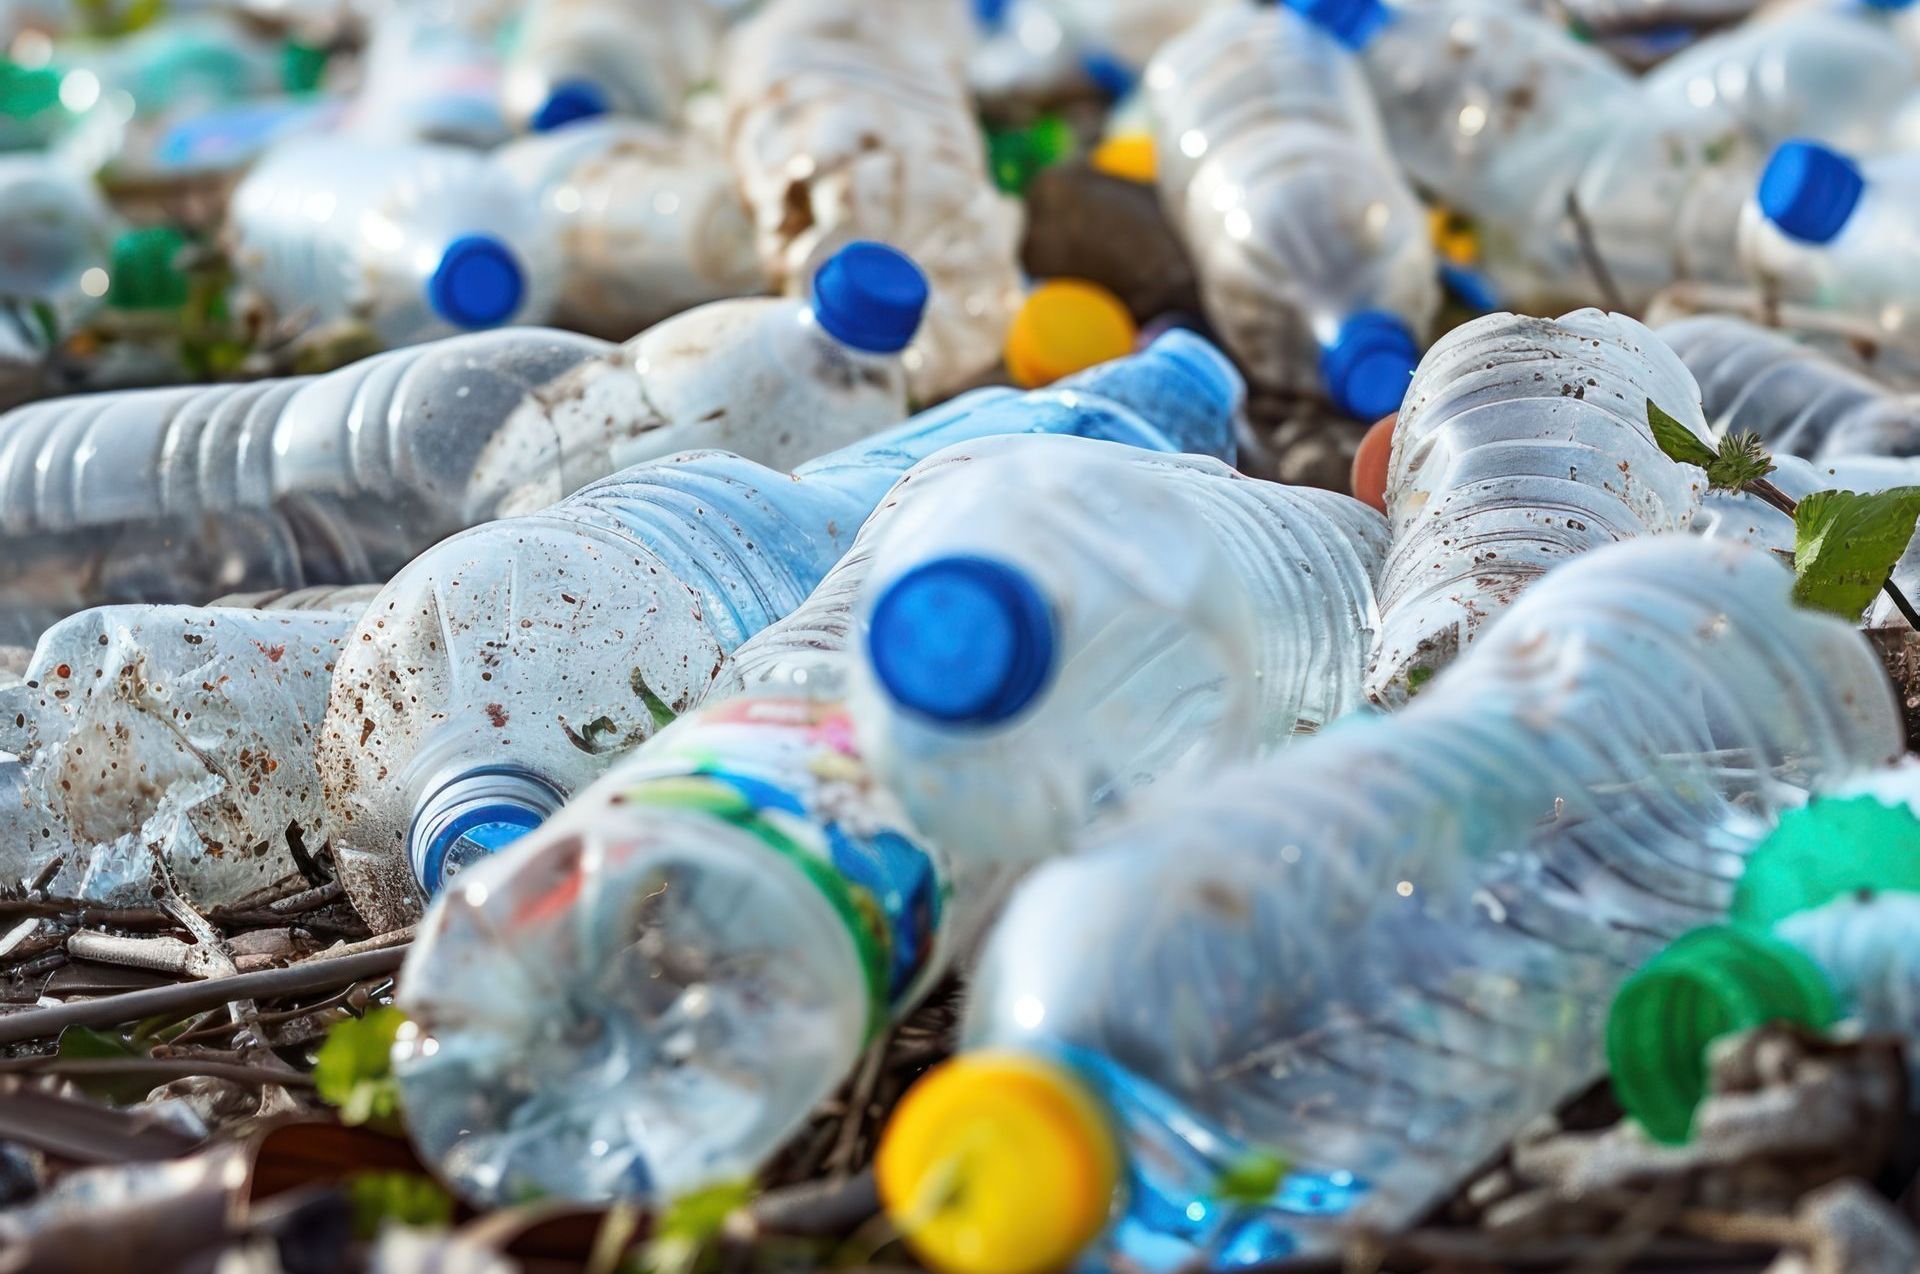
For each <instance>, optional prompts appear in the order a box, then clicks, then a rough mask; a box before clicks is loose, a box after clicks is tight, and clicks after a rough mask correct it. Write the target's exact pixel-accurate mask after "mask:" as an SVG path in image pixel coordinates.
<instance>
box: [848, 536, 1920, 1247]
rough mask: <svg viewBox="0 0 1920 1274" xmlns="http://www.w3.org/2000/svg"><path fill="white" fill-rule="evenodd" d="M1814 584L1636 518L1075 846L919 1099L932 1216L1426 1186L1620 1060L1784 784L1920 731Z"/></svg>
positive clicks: (1364, 1224)
mask: <svg viewBox="0 0 1920 1274" xmlns="http://www.w3.org/2000/svg"><path fill="white" fill-rule="evenodd" d="M1791 588H1792V578H1791V575H1790V573H1789V572H1788V571H1787V570H1786V568H1784V567H1782V566H1780V565H1778V564H1776V563H1775V562H1773V561H1772V560H1771V559H1770V558H1769V557H1768V555H1766V554H1763V553H1759V552H1756V551H1754V550H1751V549H1743V548H1731V547H1726V546H1715V545H1711V544H1707V543H1704V542H1702V541H1700V540H1697V539H1693V538H1691V537H1679V536H1674V537H1661V538H1653V539H1647V540H1642V541H1638V542H1635V543H1631V544H1622V545H1618V546H1613V547H1609V548H1606V549H1602V550H1599V551H1597V552H1595V553H1593V554H1590V555H1588V556H1587V557H1585V558H1582V559H1581V560H1579V561H1577V562H1573V563H1570V564H1568V565H1567V566H1566V567H1564V568H1563V569H1561V570H1558V571H1556V572H1554V573H1553V574H1552V575H1551V576H1549V577H1548V578H1547V579H1546V580H1544V581H1542V583H1541V584H1540V585H1539V587H1537V588H1535V589H1533V590H1532V591H1530V592H1529V593H1528V594H1527V595H1526V596H1525V597H1523V598H1522V599H1521V600H1520V601H1519V602H1518V603H1516V604H1515V605H1514V607H1513V608H1512V609H1511V610H1510V611H1509V612H1508V613H1507V614H1506V615H1504V616H1503V617H1502V618H1501V619H1500V620H1499V621H1498V622H1497V623H1496V624H1495V625H1494V626H1493V627H1492V629H1491V630H1490V631H1489V632H1488V633H1487V634H1486V635H1485V637H1484V638H1483V639H1482V640H1481V641H1480V642H1479V643H1477V644H1476V645H1475V647H1474V649H1473V650H1472V651H1470V652H1469V653H1468V654H1467V656H1466V657H1465V658H1463V659H1462V660H1461V661H1460V662H1459V663H1458V664H1457V665H1455V666H1454V667H1453V668H1451V669H1449V670H1448V671H1447V672H1446V673H1444V674H1442V675H1441V677H1440V678H1439V679H1438V680H1437V681H1436V682H1435V683H1434V684H1433V686H1432V687H1430V688H1429V689H1428V690H1427V691H1426V692H1424V693H1423V694H1422V695H1421V696H1420V697H1419V698H1418V699H1417V700H1415V701H1414V702H1413V703H1412V704H1410V705H1409V706H1408V707H1407V708H1406V709H1405V710H1404V711H1402V712H1400V713H1396V714H1394V715H1392V716H1389V717H1384V718H1373V719H1359V720H1356V721H1354V722H1352V723H1350V724H1347V725H1344V726H1341V727H1339V728H1336V729H1334V730H1332V731H1330V732H1328V733H1327V734H1326V735H1325V736H1323V737H1321V738H1318V739H1314V740H1310V741H1307V742H1305V743H1303V744H1301V745H1298V746H1296V747H1294V748H1290V749H1288V750H1287V751H1286V752H1284V753H1282V754H1280V755H1278V756H1276V757H1273V758H1269V759H1267V760H1265V761H1263V762H1259V763H1256V764H1255V765H1253V766H1250V767H1247V768H1245V769H1242V770H1240V771H1238V772H1235V773H1231V774H1228V775H1225V776H1222V777H1220V778H1219V779H1218V780H1216V781H1215V782H1212V783H1209V784H1205V785H1201V786H1199V787H1197V788H1194V789H1191V790H1188V791H1184V792H1179V793H1175V794H1173V795H1172V796H1171V797H1170V799H1167V800H1165V801H1164V802H1161V803H1159V804H1158V805H1156V806H1155V807H1152V808H1150V809H1148V810H1146V811H1144V812H1142V813H1141V814H1140V815H1139V816H1137V817H1135V818H1133V819H1131V820H1129V821H1126V822H1124V823H1121V824H1116V825H1112V826H1110V827H1109V828H1108V829H1107V830H1106V831H1105V832H1104V833H1100V834H1097V835H1095V836H1093V837H1091V838H1090V840H1089V843H1088V844H1087V845H1086V846H1085V847H1084V849H1083V850H1082V852H1080V853H1077V854H1075V855H1072V856H1070V857H1068V858H1066V859H1063V860H1058V861H1055V862H1053V863H1050V864H1048V865H1046V866H1044V867H1042V868H1041V869H1040V870H1039V871H1038V872H1036V873H1035V874H1034V875H1033V876H1031V877H1030V878H1029V879H1028V880H1027V882H1026V883H1025V884H1024V885H1023V886H1022V887H1021V888H1020V889H1019V891H1018V892H1017V893H1016V894H1015V895H1014V897H1013V898H1012V900H1011V901H1010V902H1009V904H1008V906H1007V908H1006V909H1005V911H1004V912H1003V914H1002V917H1001V919H1000V921H999V922H998V923H997V925H996V926H995V929H994V931H993V933H992V935H991V937H990V938H989V939H988V941H987V943H986V945H985V948H984V951H983V954H982V956H981V959H980V961H979V965H978V972H977V974H976V976H975V977H974V979H973V981H972V995H971V997H970V999H969V1001H968V1009H967V1015H966V1018H965V1021H964V1024H963V1028H962V1036H961V1042H962V1046H963V1049H964V1050H965V1053H964V1055H963V1060H960V1061H958V1062H956V1063H953V1064H951V1065H950V1066H949V1067H947V1068H946V1069H944V1070H942V1071H937V1072H935V1074H934V1075H933V1077H932V1078H930V1079H929V1080H926V1081H923V1082H922V1084H921V1085H920V1086H919V1087H918V1088H917V1089H916V1090H915V1091H914V1092H912V1093H910V1094H909V1095H908V1098H907V1100H906V1102H905V1103H904V1104H903V1105H902V1106H901V1107H900V1108H899V1110H898V1111H897V1112H896V1114H895V1117H894V1121H893V1124H892V1126H891V1127H890V1128H889V1130H888V1132H887V1134H886V1139H885V1142H884V1143H883V1145H882V1148H881V1152H880V1156H879V1159H878V1161H877V1165H876V1172H877V1176H878V1180H879V1186H880V1191H881V1195H882V1198H883V1200H884V1201H885V1203H886V1205H887V1207H888V1209H889V1211H890V1212H891V1214H892V1215H893V1217H894V1219H895V1221H896V1223H899V1224H905V1225H907V1226H909V1227H910V1228H911V1230H912V1231H913V1232H914V1236H915V1242H916V1244H917V1245H918V1246H919V1247H920V1248H921V1250H922V1251H923V1252H924V1253H926V1254H927V1255H928V1256H930V1257H931V1258H932V1259H933V1260H934V1261H935V1263H936V1264H938V1265H940V1266H941V1267H942V1268H946V1269H951V1270H959V1271H974V1270H980V1271H984V1270H990V1269H1009V1268H1045V1267H1048V1266H1052V1265H1057V1264H1065V1263H1066V1261H1067V1260H1068V1259H1069V1258H1070V1257H1071V1256H1072V1255H1073V1254H1074V1252H1075V1251H1076V1250H1077V1249H1079V1248H1080V1247H1081V1246H1082V1245H1084V1244H1085V1243H1087V1242H1088V1241H1090V1240H1092V1239H1093V1238H1094V1237H1095V1236H1096V1235H1098V1234H1100V1233H1102V1232H1103V1231H1105V1234H1106V1238H1105V1240H1104V1243H1103V1248H1104V1249H1106V1250H1108V1251H1113V1252H1115V1253H1116V1255H1117V1257H1118V1258H1125V1259H1126V1260H1127V1261H1128V1263H1133V1262H1139V1263H1141V1264H1144V1265H1148V1266H1150V1267H1157V1266H1162V1265H1165V1264H1168V1263H1169V1262H1171V1261H1175V1260H1178V1259H1179V1254H1180V1253H1184V1254H1185V1255H1186V1256H1187V1257H1189V1258H1194V1257H1197V1258H1198V1259H1199V1260H1200V1261H1202V1262H1204V1263H1205V1264H1207V1265H1208V1266H1210V1267H1219V1266H1237V1265H1254V1264H1258V1263H1261V1262H1264V1261H1268V1260H1273V1259H1276V1258H1279V1257H1282V1256H1286V1255H1288V1254H1290V1253H1299V1254H1318V1253H1328V1252H1333V1251H1337V1250H1338V1249H1339V1247H1340V1246H1341V1244H1342V1243H1343V1241H1344V1240H1346V1239H1347V1238H1349V1237H1350V1236H1351V1235H1352V1234H1353V1233H1354V1232H1355V1231H1356V1230H1359V1229H1368V1230H1372V1231H1373V1232H1390V1231H1394V1230H1397V1229H1399V1228H1400V1227H1402V1226H1404V1225H1406V1224H1408V1223H1410V1222H1412V1221H1413V1220H1415V1219H1416V1218H1417V1217H1418V1216H1420V1215H1421V1214H1422V1213H1423V1212H1424V1211H1425V1210H1426V1209H1427V1208H1428V1207H1430V1206H1432V1204H1433V1203H1434V1201H1435V1200H1436V1199H1438V1198H1439V1197H1442V1196H1444V1195H1445V1194H1446V1193H1447V1192H1448V1191H1449V1190H1450V1189H1452V1188H1453V1187H1454V1186H1455V1185H1456V1184H1457V1182H1458V1181H1459V1180H1460V1179H1461V1178H1462V1177H1463V1176H1465V1175H1466V1174H1468V1173H1469V1172H1471V1171H1473V1170H1475V1169H1476V1168H1477V1167H1479V1166H1480V1165H1482V1164H1483V1163H1484V1162H1485V1161H1486V1159H1487V1158H1488V1157H1489V1156H1490V1155H1491V1154H1493V1153H1494V1152H1495V1151H1496V1150H1497V1149H1498V1148H1499V1147H1501V1146H1503V1145H1505V1144H1506V1142H1507V1141H1508V1140H1509V1139H1510V1138H1511V1136H1512V1135H1513V1134H1514V1133H1515V1132H1516V1131H1517V1130H1518V1129H1519V1128H1520V1127H1521V1126H1522V1125H1523V1124H1524V1123H1525V1122H1526V1121H1528V1120H1529V1119H1531V1118H1533V1117H1534V1116H1535V1115H1536V1114H1538V1113H1539V1112H1541V1111H1544V1110H1547V1109H1550V1108H1551V1107H1552V1106H1553V1105H1555V1104H1556V1103H1557V1102H1559V1101H1560V1100H1562V1099H1564V1098H1565V1097H1567V1096H1568V1095H1569V1094H1570V1093H1573V1092H1576V1091H1578V1090H1579V1089H1580V1088H1581V1087H1582V1086H1584V1085H1585V1084H1586V1083H1587V1082H1589V1081H1590V1080H1591V1079H1592V1078H1593V1077H1594V1076H1595V1075H1596V1074H1597V1073H1598V1072H1599V1071H1600V1069H1601V1066H1602V1036H1603V1031H1604V1024H1605V1016H1606V1004H1607V999H1608V997H1609V996H1610V994H1611V993H1612V991H1613V990H1614V989H1615V988H1616V987H1617V986H1618V985H1619V983H1620V982H1621V981H1622V980H1623V979H1624V978H1625V976H1626V975H1627V973H1628V972H1629V971H1630V970H1631V968H1632V967H1633V964H1634V963H1635V962H1637V961H1638V960H1639V959H1643V958H1644V957H1645V955H1646V954H1648V953H1649V952H1650V951H1651V950H1652V949H1653V948H1654V947H1656V946H1657V945H1658V944H1659V943H1660V942H1661V941H1662V940H1663V939H1665V938H1668V937H1671V936H1675V935H1677V934H1679V933H1681V932H1684V931H1685V930H1686V929H1689V928H1691V927H1693V926H1695V925H1697V924H1699V923H1701V922H1702V921H1704V920H1711V919H1713V918H1715V917H1716V916H1720V915H1724V914H1725V912H1726V908H1727V905H1728V897H1729V894H1730V893H1731V891H1732V881H1733V877H1734V876H1735V875H1737V872H1738V868H1739V863H1740V859H1741V856H1742V855H1743V854H1744V853H1745V852H1746V851H1747V850H1748V849H1749V848H1750V847H1751V846H1752V845H1753V844H1754V843H1755V842H1757V841H1758V840H1759V839H1760V838H1761V837H1762V836H1763V835H1764V834H1765V832H1766V830H1767V827H1768V825H1769V823H1770V821H1771V819H1772V817H1773V816H1774V815H1775V813H1776V812H1777V811H1778V810H1779V809H1781V808H1782V807H1783V806H1788V805H1791V804H1793V803H1795V802H1796V801H1797V800H1798V799H1799V797H1800V794H1801V793H1802V791H1803V790H1804V789H1805V788H1806V787H1807V786H1808V785H1810V784H1813V783H1816V782H1820V781H1823V780H1827V779H1832V778H1836V777H1839V776H1843V775H1845V774H1847V773H1850V772H1854V771H1857V770H1864V769H1866V768H1868V767H1871V766H1874V765H1877V764H1880V763H1882V761H1883V758H1886V757H1888V756H1891V755H1894V754H1897V753H1898V752H1900V751H1901V750H1902V741H1901V730H1900V727H1899V717H1898V713H1897V711H1896V708H1895V705H1894V703H1893V700H1892V697H1891V695H1890V693H1889V691H1888V688H1887V685H1886V681H1885V676H1884V674H1883V673H1882V671H1881V669H1880V665H1879V661H1878V660H1877V658H1876V657H1875V655H1874V654H1873V652H1872V650H1871V649H1870V648H1869V646H1868V644H1867V643H1866V641H1865V639H1864V638H1862V637H1861V636H1860V635H1859V634H1858V633H1856V632H1854V631H1853V630H1852V628H1851V627H1850V626H1849V625H1847V624H1845V623H1843V622H1841V621H1839V620H1836V619H1834V618H1832V617H1830V616H1823V615H1819V614H1815V613H1812V612H1807V611H1800V610H1796V609H1794V607H1793V606H1792V604H1791V601H1790V590H1791ZM1757 687H1765V689H1764V690H1760V689H1757ZM1287 1164H1291V1165H1292V1167H1291V1168H1288V1167H1286V1165H1287ZM1123 1181H1124V1190H1125V1193H1124V1195H1120V1194H1119V1193H1118V1192H1119V1189H1120V1187H1121V1183H1122V1182H1123ZM1269 1186H1270V1187H1271V1188H1270V1190H1269V1189H1268V1187H1269ZM1249 1193H1257V1194H1265V1196H1266V1197H1265V1198H1263V1199H1260V1200H1259V1201H1257V1202H1248V1201H1247V1198H1248V1195H1249ZM1016 1254H1017V1255H1018V1256H1019V1257H1021V1258H1023V1259H1021V1260H1019V1261H1018V1262H1016V1261H1015V1260H1014V1259H1012V1258H1013V1257H1015V1255H1016Z"/></svg>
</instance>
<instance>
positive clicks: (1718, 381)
mask: <svg viewBox="0 0 1920 1274" xmlns="http://www.w3.org/2000/svg"><path fill="white" fill-rule="evenodd" d="M1658 334H1659V336H1660V339H1661V340H1663V341H1665V342H1666V343H1667V344H1669V345H1671V346H1672V347H1673V352H1674V353H1676V354H1678V355H1679V356H1680V361H1681V362H1683V363H1685V364H1686V365H1687V370H1688V371H1690V372H1692V373H1693V378H1694V380H1695V381H1697V382H1699V386H1700V400H1701V405H1702V407H1703V408H1704V410H1705V412H1706V420H1707V428H1708V429H1709V430H1710V431H1711V432H1712V434H1713V436H1714V437H1716V438H1722V437H1725V436H1727V435H1728V434H1734V433H1752V434H1757V435H1759V438H1760V441H1762V442H1764V443H1765V444H1766V445H1767V449H1768V450H1769V451H1771V452H1772V453H1773V454H1774V455H1775V456H1779V455H1783V454H1784V455H1792V456H1803V457H1805V458H1806V459H1809V460H1815V461H1819V460H1828V459H1837V458H1840V457H1844V456H1911V455H1916V454H1920V397H1916V396H1915V395H1912V394H1901V393H1895V392H1893V391H1891V390H1889V389H1887V388H1886V387H1885V386H1883V385H1881V384H1880V383H1879V382H1878V381H1876V380H1874V379H1873V378H1872V377H1871V376H1868V375H1866V374H1864V373H1862V372H1859V371H1857V370H1855V369H1854V368H1852V367H1849V366H1847V365H1846V364H1844V363H1842V362H1840V361H1838V360H1837V359H1834V358H1831V357H1829V356H1828V355H1826V354H1823V353H1821V352H1820V351H1819V350H1816V349H1813V348H1810V347H1808V346H1805V345H1802V344H1800V343H1799V342H1798V341H1796V340H1794V339H1793V338H1792V337H1791V336H1788V335H1787V334H1785V333H1783V332H1780V331H1778V330H1776V329H1773V328H1767V327H1761V326H1760V325H1759V324H1757V323H1750V322H1748V321H1747V320H1745V319H1741V318H1734V317H1731V316H1729V315H1722V314H1703V315H1697V316H1695V317H1693V318H1685V319H1681V320H1679V321H1678V322H1674V323H1668V324H1665V325H1664V326H1662V327H1660V328H1659V329H1658Z"/></svg>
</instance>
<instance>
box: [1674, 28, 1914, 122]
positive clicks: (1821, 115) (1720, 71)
mask: <svg viewBox="0 0 1920 1274" xmlns="http://www.w3.org/2000/svg"><path fill="white" fill-rule="evenodd" d="M1884 19H1885V15H1884V14H1882V13H1881V12H1880V11H1879V10H1877V9H1876V8H1874V7H1873V6H1872V5H1871V4H1869V3H1866V0H1860V2H1859V3H1851V4H1848V3H1839V4H1820V5H1813V6H1808V7H1805V8H1801V9H1797V10H1794V11H1792V12H1789V13H1784V14H1781V15H1779V16H1777V17H1762V18H1761V19H1759V20H1757V21H1753V22H1746V23H1742V24H1741V25H1739V26H1738V27H1735V28H1733V29H1731V30H1728V31H1724V32H1720V33H1717V34H1714V35H1709V36H1707V37H1706V38H1705V39H1703V40H1701V41H1700V42H1699V43H1698V44H1695V45H1694V46H1693V47H1691V48H1689V49H1686V50H1683V51H1682V52H1680V53H1678V54H1676V55H1675V56H1673V57H1672V58H1669V59H1668V60H1667V61H1665V62H1663V63H1661V64H1660V65H1659V66H1657V67H1655V68H1654V69H1653V70H1651V71H1649V72H1648V73H1647V75H1646V77H1645V79H1644V80H1643V83H1644V85H1645V87H1646V91H1647V93H1648V95H1649V96H1650V97H1651V98H1652V100H1653V101H1654V102H1656V103H1659V104H1660V105H1662V106H1664V107H1667V108H1669V109H1674V110H1679V109H1685V108H1689V107H1691V108H1694V109H1714V108H1723V109H1724V110H1726V111H1727V112H1729V113H1731V114H1732V116H1733V117H1734V118H1736V119H1738V120H1739V122H1740V125H1741V127H1742V128H1744V129H1745V130H1746V131H1747V133H1748V134H1749V135H1750V136H1752V137H1753V138H1754V139H1755V141H1757V142H1758V143H1759V144H1761V145H1763V146H1768V147H1771V146H1773V145H1775V144H1777V143H1779V142H1783V141H1786V140H1787V139H1788V138H1790V137H1811V138H1814V139H1816V140H1818V141H1823V142H1827V143H1829V144H1832V145H1835V146H1849V147H1872V146H1876V145H1879V144H1880V142H1881V141H1882V138H1883V136H1884V133H1885V129H1886V126H1887V122H1888V121H1889V120H1890V119H1891V118H1892V117H1893V115H1894V113H1895V112H1896V111H1897V110H1898V109H1899V108H1900V107H1901V106H1902V105H1903V104H1904V103H1905V102H1906V100H1907V99H1908V98H1909V97H1910V96H1912V95H1913V93H1914V91H1915V90H1916V89H1920V72H1916V69H1915V66H1914V60H1913V58H1912V56H1911V55H1910V54H1909V53H1908V52H1907V50H1906V49H1904V48H1902V47H1901V45H1900V43H1899V42H1898V41H1897V40H1895V39H1893V38H1892V37H1891V32H1890V30H1889V28H1888V25H1887V23H1886V21H1885V20H1884Z"/></svg>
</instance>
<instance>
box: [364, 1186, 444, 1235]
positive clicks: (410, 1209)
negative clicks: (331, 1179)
mask: <svg viewBox="0 0 1920 1274" xmlns="http://www.w3.org/2000/svg"><path fill="white" fill-rule="evenodd" d="M341 1184H342V1185H343V1186H344V1187H345V1188H346V1191H347V1198H348V1200H349V1201H351V1202H352V1204H353V1232H354V1235H355V1237H357V1238H360V1239H371V1238H373V1237H375V1236H376V1235H378V1234H379V1233H380V1227H381V1225H382V1224H384V1223H386V1222H389V1221H391V1222H393V1223H395V1224H397V1225H410V1226H414V1227H416V1228H420V1229H437V1230H444V1229H445V1228H447V1226H449V1225H451V1224H453V1197H452V1196H451V1195H449V1194H448V1193H447V1192H446V1191H445V1190H442V1189H441V1188H440V1186H439V1185H438V1184H437V1183H436V1182H435V1181H434V1180H433V1179H432V1178H431V1177H425V1176H422V1175H421V1174H419V1173H417V1172H386V1171H367V1172H356V1173H353V1174H352V1175H351V1176H349V1177H347V1178H346V1179H345V1180H344V1181H342V1182H341Z"/></svg>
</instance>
